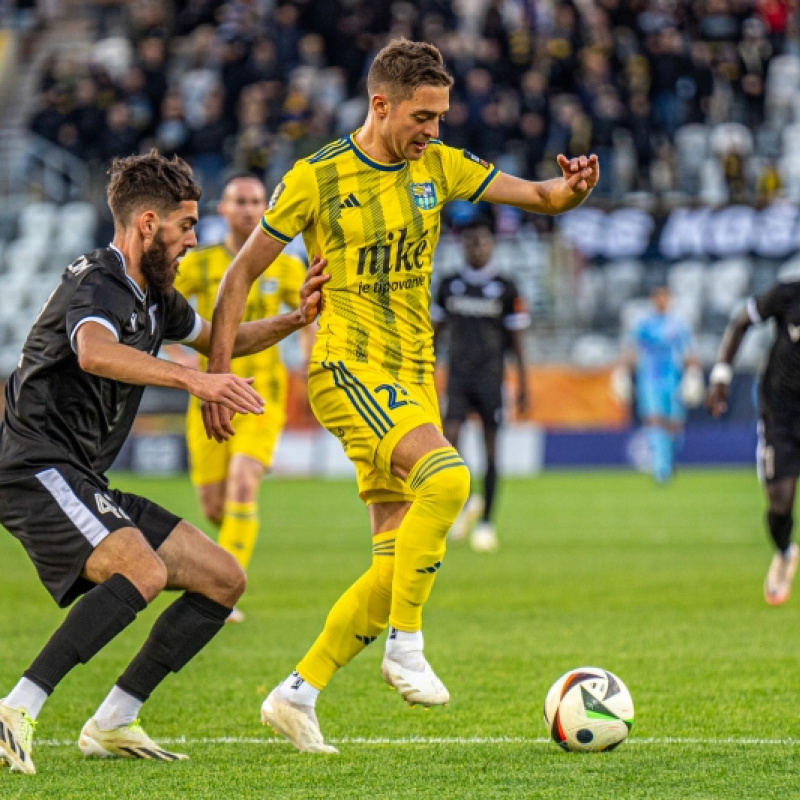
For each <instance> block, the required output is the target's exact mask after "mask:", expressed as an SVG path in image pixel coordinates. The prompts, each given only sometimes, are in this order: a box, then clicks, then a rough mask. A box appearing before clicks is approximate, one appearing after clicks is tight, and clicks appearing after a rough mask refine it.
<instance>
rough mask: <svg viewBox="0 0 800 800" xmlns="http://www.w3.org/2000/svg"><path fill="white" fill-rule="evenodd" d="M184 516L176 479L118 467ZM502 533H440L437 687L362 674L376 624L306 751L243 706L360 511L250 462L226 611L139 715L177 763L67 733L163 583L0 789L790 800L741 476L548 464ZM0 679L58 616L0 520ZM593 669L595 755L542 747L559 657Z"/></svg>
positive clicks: (357, 565)
mask: <svg viewBox="0 0 800 800" xmlns="http://www.w3.org/2000/svg"><path fill="white" fill-rule="evenodd" d="M114 482H115V485H117V486H120V487H121V488H127V489H129V490H132V491H138V492H140V493H142V494H145V495H147V496H149V497H152V498H153V499H155V500H156V501H159V502H161V503H162V504H164V505H165V506H167V507H169V508H171V509H172V510H174V511H175V512H177V513H179V514H182V515H185V516H186V517H187V518H189V519H191V520H193V521H194V522H196V523H198V524H201V522H202V521H201V517H200V514H199V511H198V506H197V503H196V500H195V498H194V495H193V492H192V489H191V487H190V485H189V483H188V481H187V480H185V479H168V480H166V479H165V480H157V479H148V480H143V479H135V478H132V477H130V476H127V475H118V476H116V477H115V481H114ZM499 503H500V506H499V518H498V528H499V532H500V537H501V548H500V550H499V552H498V553H497V554H495V555H492V556H487V555H477V554H475V553H473V552H471V551H470V550H469V548H468V547H451V548H450V550H449V552H448V554H447V558H446V560H445V564H444V567H443V569H442V570H441V572H440V573H439V578H438V580H437V584H436V587H435V589H434V593H433V595H432V598H431V601H430V603H429V605H428V607H427V608H426V611H425V626H424V630H425V634H426V643H427V647H426V651H427V654H428V656H429V658H430V660H431V662H432V664H433V665H434V667H435V669H436V670H437V672H438V673H439V674H440V676H441V677H442V678H443V680H444V681H445V683H446V684H447V686H448V688H449V689H450V692H451V695H452V702H451V704H450V705H449V706H448V707H447V708H444V709H433V710H431V711H424V710H422V709H421V708H414V709H409V708H407V707H406V706H405V705H404V704H403V703H402V701H401V700H400V698H399V697H398V696H397V695H396V694H395V693H393V692H391V691H390V690H389V689H388V688H387V687H386V686H385V685H384V684H383V681H382V680H381V677H380V659H381V652H382V648H383V641H382V639H381V640H379V641H378V642H376V643H375V644H374V645H372V646H371V647H370V648H368V649H367V650H366V651H365V652H364V653H362V654H361V655H360V656H359V657H358V658H357V659H356V660H355V661H354V662H353V663H352V664H351V665H350V666H349V667H348V668H346V669H344V670H343V671H341V672H340V673H339V674H338V675H337V676H336V677H335V678H334V680H333V681H332V683H331V684H330V686H329V687H328V689H327V690H326V691H325V692H324V693H323V695H322V697H321V699H320V702H319V706H318V710H319V716H320V720H321V723H322V726H323V731H324V733H325V735H326V737H327V738H328V739H329V740H330V741H331V742H333V743H335V744H337V746H338V747H339V749H340V751H341V752H340V755H339V756H333V757H331V756H308V755H302V754H299V753H297V752H295V751H294V750H293V749H292V748H291V746H289V745H287V744H286V743H284V742H282V741H281V740H278V739H276V738H275V737H274V736H273V735H272V734H271V732H270V731H269V730H267V729H265V728H263V727H262V726H261V725H260V724H259V713H258V712H259V706H260V703H261V701H262V699H263V697H264V696H265V693H266V691H267V690H269V689H270V688H271V687H272V686H273V685H274V684H275V683H276V682H277V681H278V680H279V679H281V678H283V677H284V676H285V675H286V674H287V673H288V672H289V671H290V670H291V669H292V668H293V666H294V665H295V663H296V661H297V660H298V659H299V658H300V656H301V655H302V654H303V653H304V651H305V649H306V647H307V646H308V645H310V643H311V642H312V640H313V638H314V637H315V636H316V634H317V633H318V631H319V630H320V627H321V625H322V622H323V620H324V618H325V615H326V613H327V611H328V608H329V606H330V605H331V603H332V602H333V601H334V600H335V599H336V598H337V597H338V595H339V593H340V592H341V591H342V590H343V589H344V588H345V587H346V586H347V585H348V584H349V582H350V581H352V580H353V579H355V578H356V577H357V576H358V575H359V574H360V573H361V572H362V571H363V569H364V568H366V566H367V565H368V563H369V558H370V548H369V534H368V530H367V515H366V512H365V510H364V508H363V507H362V506H361V504H360V502H359V501H358V499H357V497H356V492H355V487H354V485H353V484H352V483H350V482H346V481H339V482H323V481H316V480H313V481H312V480H309V481H299V480H298V481H295V480H268V481H267V482H265V483H264V485H263V488H262V532H261V540H260V542H259V545H258V547H257V550H256V555H255V558H254V561H253V564H252V568H251V571H250V584H249V588H248V590H247V593H246V594H245V596H244V598H243V600H242V603H241V607H242V609H243V610H244V611H245V613H246V614H247V621H246V622H245V623H244V624H243V625H240V626H228V627H226V628H225V630H223V631H222V633H221V634H220V636H219V637H218V638H217V639H216V640H215V641H214V642H212V644H211V645H210V646H209V647H208V648H207V649H206V650H205V651H204V652H203V653H201V654H200V656H198V658H197V659H195V661H193V662H192V663H191V664H190V665H189V666H188V667H187V668H186V669H185V670H184V671H182V672H181V673H179V674H178V675H174V676H170V678H168V679H167V681H165V683H164V684H163V685H162V686H161V687H160V688H159V689H158V691H157V692H156V693H155V694H154V696H153V697H152V698H151V700H150V701H149V702H148V703H147V704H146V706H145V707H144V709H143V714H142V718H143V722H144V724H145V727H146V729H147V730H148V732H149V733H150V734H151V736H153V738H155V739H156V740H160V741H162V742H163V743H165V744H167V745H168V746H171V747H173V748H174V749H176V750H180V751H183V752H186V753H188V754H189V755H190V756H191V760H190V761H187V762H180V763H175V764H163V763H150V762H131V761H97V760H87V759H84V758H83V757H82V756H81V754H80V752H79V751H78V749H77V746H76V745H75V741H76V739H77V735H78V732H79V731H80V728H81V726H82V724H83V723H84V721H85V720H86V719H87V718H88V717H89V716H91V714H92V713H93V711H94V709H95V708H96V706H97V704H98V703H99V702H100V700H101V699H102V698H103V697H104V696H105V694H106V692H107V690H108V688H109V687H110V686H111V684H112V683H113V681H114V679H115V678H116V677H117V676H118V674H119V673H120V671H121V670H122V668H123V667H124V665H125V664H126V663H127V661H128V659H129V658H130V657H131V656H132V655H133V653H134V652H135V650H136V649H137V647H138V646H139V644H140V643H141V642H142V641H143V639H144V637H145V635H146V633H147V630H148V628H149V626H150V624H151V623H152V621H153V619H154V618H155V615H156V614H157V613H158V611H159V610H160V609H162V608H163V607H164V605H165V604H166V603H167V602H168V598H167V597H163V598H159V599H158V600H157V601H156V603H155V604H154V605H153V606H152V607H151V608H149V609H148V610H147V611H146V612H145V613H143V614H142V615H141V618H140V619H139V620H137V622H136V623H135V624H134V625H132V626H131V627H130V628H129V629H128V630H126V631H125V632H124V633H123V634H122V635H121V636H119V637H118V638H117V639H116V640H115V641H114V642H112V643H111V644H110V645H109V646H108V647H107V648H106V649H105V650H104V651H103V652H102V653H100V654H99V655H98V656H97V657H96V658H95V659H94V660H93V661H92V662H91V663H90V664H89V665H86V666H81V667H78V668H77V669H76V670H74V671H73V673H72V674H70V675H69V676H68V677H67V678H66V680H65V681H64V682H63V683H62V685H61V686H60V687H59V688H58V690H57V692H56V693H55V695H54V696H53V698H52V699H51V700H50V701H49V703H48V704H47V706H46V707H45V709H44V711H43V712H42V715H41V717H40V719H39V725H38V729H37V734H36V740H35V746H34V752H33V755H34V761H35V763H36V765H37V769H38V772H39V774H38V775H36V776H34V777H32V778H31V777H28V776H22V775H16V774H14V775H12V774H10V773H9V772H8V771H7V770H0V797H2V798H4V799H5V798H48V800H71V798H75V800H92V798H148V800H165V798H170V799H171V798H175V799H176V800H177V799H179V798H180V799H183V798H190V799H193V798H237V799H238V798H335V799H336V800H338V799H339V798H342V799H344V798H358V799H359V800H360V799H361V798H398V799H399V798H409V800H427V798H437V800H438V799H439V798H475V799H476V800H485V799H486V798H560V800H583V799H584V798H586V800H589V799H590V798H591V799H592V800H595V799H597V798H608V799H609V800H611V799H612V798H613V799H614V800H618V799H619V798H654V800H669V799H670V798H725V800H730V799H731V798H748V800H753V798H771V797H785V798H788V797H797V796H798V794H799V793H800V789H798V786H799V785H800V783H798V780H799V779H798V777H797V763H798V756H800V714H799V713H798V700H797V698H798V689H797V687H798V664H799V663H800V636H798V630H799V629H800V589H798V593H797V596H795V597H793V598H791V599H790V601H789V602H788V603H787V604H786V605H785V606H784V607H782V608H770V607H768V606H767V605H766V604H765V603H764V601H763V599H762V595H761V586H762V581H763V578H764V573H765V571H766V568H767V565H768V562H769V559H770V549H769V547H768V545H767V542H766V535H765V532H764V526H763V517H764V501H763V498H762V494H761V489H760V487H759V486H758V484H757V481H756V478H755V475H754V472H753V471H751V470H742V471H688V470H687V471H684V472H681V473H680V474H679V475H678V477H677V478H676V480H675V481H674V482H673V484H672V485H670V486H668V487H665V488H659V487H656V486H655V485H653V484H652V483H651V482H650V481H649V480H648V479H647V478H645V477H643V476H641V475H636V474H633V473H626V472H618V473H600V472H596V473H589V472H587V473H578V472H569V473H548V474H545V475H543V476H541V477H537V478H532V479H529V480H522V479H518V480H508V481H506V482H505V483H504V484H503V485H502V487H501V495H500V501H499ZM0 565H2V567H1V568H0V569H1V571H0V575H1V576H2V577H1V579H0V656H1V657H0V693H2V692H3V691H7V690H8V689H9V688H10V687H11V685H13V683H14V682H15V681H16V680H17V678H18V676H19V674H20V673H21V672H22V671H23V670H24V669H25V668H26V667H27V666H28V663H29V662H30V660H31V659H32V657H33V656H34V654H35V652H36V651H37V650H38V648H39V647H40V646H41V645H42V643H43V642H44V641H45V640H46V638H47V636H48V635H49V634H50V633H51V632H52V630H53V629H54V628H55V627H56V625H57V624H58V622H59V620H60V619H61V618H62V616H63V612H61V611H59V610H58V609H57V608H56V607H55V606H54V604H53V603H52V601H51V600H50V598H49V596H48V595H47V593H46V592H45V590H44V589H43V588H42V587H41V586H40V585H39V583H38V582H37V579H36V576H35V573H34V570H33V567H32V566H31V565H30V563H29V562H28V561H27V559H26V557H25V555H24V553H23V551H22V549H21V548H20V547H19V545H18V544H17V542H16V541H15V540H14V539H13V538H12V537H10V536H7V535H0ZM581 665H598V666H603V667H606V668H607V669H610V670H612V671H613V672H616V673H617V674H618V675H619V676H620V677H622V678H623V680H624V681H625V682H626V683H627V685H628V687H629V688H630V690H631V693H632V695H633V698H634V702H635V705H636V721H635V724H634V727H633V731H632V733H631V736H630V737H629V739H628V741H627V742H626V743H625V744H623V745H622V746H621V747H620V748H619V749H618V750H616V751H614V752H612V753H605V754H593V755H579V754H567V753H563V752H561V750H559V749H558V748H557V747H556V745H555V744H553V743H552V742H550V741H549V740H548V739H547V738H546V731H545V728H544V725H543V723H542V718H541V706H542V702H543V700H544V696H545V694H546V692H547V689H548V688H549V686H550V684H551V683H552V682H553V681H554V680H555V679H556V678H557V677H558V676H559V675H561V674H562V673H563V672H565V671H566V670H567V669H569V668H571V667H576V666H581Z"/></svg>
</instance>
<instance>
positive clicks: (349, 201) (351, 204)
mask: <svg viewBox="0 0 800 800" xmlns="http://www.w3.org/2000/svg"><path fill="white" fill-rule="evenodd" d="M339 207H340V208H361V203H359V202H358V200H356V196H355V195H354V194H353V193H352V192H351V193H350V194H349V195H347V197H345V198H344V200H342V205H341V206H339Z"/></svg>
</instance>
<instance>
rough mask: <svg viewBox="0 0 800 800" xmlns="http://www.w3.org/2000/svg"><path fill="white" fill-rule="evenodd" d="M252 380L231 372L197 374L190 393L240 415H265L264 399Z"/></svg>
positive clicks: (192, 381)
mask: <svg viewBox="0 0 800 800" xmlns="http://www.w3.org/2000/svg"><path fill="white" fill-rule="evenodd" d="M252 383H253V379H252V378H240V377H239V376H238V375H233V374H231V373H229V372H195V373H192V379H191V381H190V385H189V391H190V392H191V394H193V395H194V396H195V397H199V398H200V399H201V400H205V401H207V402H211V403H221V404H222V405H223V406H225V407H226V408H228V409H230V410H231V411H233V412H236V413H238V414H263V413H264V398H263V397H261V395H260V394H259V393H258V392H257V391H256V390H255V389H254V388H253V387H252V385H251V384H252Z"/></svg>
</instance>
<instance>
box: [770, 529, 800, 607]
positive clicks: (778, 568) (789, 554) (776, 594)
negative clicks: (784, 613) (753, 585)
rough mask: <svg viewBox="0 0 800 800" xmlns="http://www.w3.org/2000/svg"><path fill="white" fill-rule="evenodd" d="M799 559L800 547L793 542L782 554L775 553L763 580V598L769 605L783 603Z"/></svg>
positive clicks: (786, 598) (789, 589)
mask: <svg viewBox="0 0 800 800" xmlns="http://www.w3.org/2000/svg"><path fill="white" fill-rule="evenodd" d="M798 561H800V547H798V546H797V544H796V543H795V542H792V543H791V544H790V545H789V549H788V550H787V551H786V554H785V555H784V554H783V553H781V552H778V553H775V555H774V556H773V557H772V563H771V564H770V565H769V571H768V572H767V577H766V580H765V581H764V600H766V601H767V603H768V604H769V605H771V606H780V605H783V604H784V603H785V602H786V601H787V600H788V599H789V594H790V592H791V591H792V581H793V580H794V574H795V572H797V563H798Z"/></svg>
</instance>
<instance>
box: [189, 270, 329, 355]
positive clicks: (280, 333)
mask: <svg viewBox="0 0 800 800" xmlns="http://www.w3.org/2000/svg"><path fill="white" fill-rule="evenodd" d="M327 263H328V262H327V260H326V259H324V258H320V257H319V256H314V259H313V260H312V262H311V266H310V267H309V268H308V272H307V273H306V277H305V280H304V281H303V284H302V286H301V287H300V295H299V298H298V304H297V307H296V308H295V309H293V310H292V311H289V312H288V313H286V314H277V315H276V316H274V317H266V318H265V319H259V320H254V321H253V322H243V323H242V324H241V325H240V326H239V328H238V330H237V332H236V338H235V339H234V342H233V353H232V356H233V357H234V358H236V357H238V356H248V355H250V354H251V353H258V352H260V351H261V350H266V349H267V348H268V347H272V346H273V345H276V344H277V343H278V342H280V341H281V340H282V339H285V338H286V337H287V336H288V335H289V334H290V333H294V331H297V330H300V328H304V327H305V326H306V325H308V324H310V323H311V322H313V321H314V320H315V319H316V318H317V316H319V312H320V307H321V305H322V286H323V284H324V283H326V282H327V281H328V280H330V277H331V276H330V275H323V274H322V270H323V269H325V267H326V265H327ZM210 344H211V324H210V323H209V322H207V321H206V320H203V325H202V329H201V331H200V334H199V336H197V338H196V339H194V340H193V341H191V342H189V343H188V345H189V347H192V348H194V349H195V350H197V351H198V352H199V353H203V354H204V355H208V353H209V348H210Z"/></svg>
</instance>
